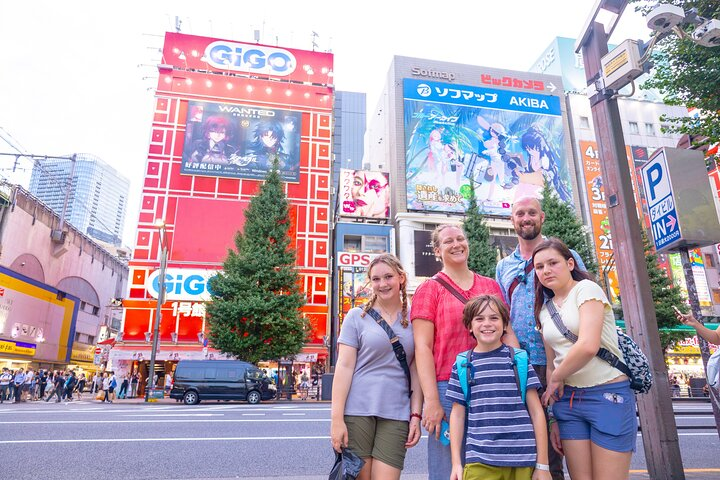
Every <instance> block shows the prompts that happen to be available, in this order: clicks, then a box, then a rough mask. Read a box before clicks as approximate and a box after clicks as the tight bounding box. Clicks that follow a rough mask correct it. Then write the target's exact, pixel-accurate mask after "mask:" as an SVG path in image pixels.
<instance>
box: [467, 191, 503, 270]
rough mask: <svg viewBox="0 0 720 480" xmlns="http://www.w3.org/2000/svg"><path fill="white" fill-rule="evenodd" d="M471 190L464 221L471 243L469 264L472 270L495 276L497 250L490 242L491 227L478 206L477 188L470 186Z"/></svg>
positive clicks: (469, 242)
mask: <svg viewBox="0 0 720 480" xmlns="http://www.w3.org/2000/svg"><path fill="white" fill-rule="evenodd" d="M469 190H470V193H469V195H470V196H469V198H468V202H469V204H468V209H467V211H466V212H465V220H464V221H463V228H464V230H465V234H466V235H467V239H468V244H469V245H470V256H469V258H468V266H469V267H470V270H472V271H474V272H476V273H479V274H480V275H484V276H486V277H490V278H495V266H496V265H497V250H496V249H495V247H494V246H492V245H491V243H490V228H488V226H487V224H486V223H485V217H483V215H482V213H480V209H479V208H478V204H477V200H476V199H475V189H474V188H470V189H469Z"/></svg>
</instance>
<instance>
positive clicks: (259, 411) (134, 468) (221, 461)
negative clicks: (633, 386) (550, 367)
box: [0, 401, 720, 480]
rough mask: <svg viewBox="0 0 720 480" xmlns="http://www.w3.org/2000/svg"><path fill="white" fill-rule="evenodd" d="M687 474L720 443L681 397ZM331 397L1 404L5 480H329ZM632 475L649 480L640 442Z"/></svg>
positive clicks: (698, 473) (418, 459)
mask: <svg viewBox="0 0 720 480" xmlns="http://www.w3.org/2000/svg"><path fill="white" fill-rule="evenodd" d="M674 409H675V411H676V413H678V415H677V417H676V418H677V422H678V425H692V426H694V428H692V429H680V430H679V435H680V445H681V449H682V455H683V464H684V466H685V468H686V471H688V472H689V473H688V478H706V479H711V478H712V479H718V478H720V455H718V454H717V452H720V441H719V440H718V435H717V432H716V431H715V430H714V429H710V428H697V427H702V426H707V427H710V426H712V425H714V419H713V417H712V415H708V413H709V412H710V405H709V404H708V403H682V404H679V403H676V404H674ZM329 418H330V405H329V403H326V402H313V401H308V402H300V401H293V402H288V403H264V404H261V405H247V404H242V403H228V402H220V403H218V402H207V403H201V404H200V405H196V406H192V407H190V406H185V405H182V404H177V403H175V402H168V401H164V402H161V403H157V404H142V403H130V402H125V403H121V402H116V403H113V404H101V403H98V402H94V401H75V402H69V403H60V404H54V403H44V402H40V403H23V404H7V403H6V404H3V405H0V458H3V459H5V460H6V461H7V462H4V464H5V466H4V467H3V470H4V472H3V474H2V475H1V476H2V477H3V478H12V479H17V480H23V479H33V480H34V479H46V480H52V479H68V478H70V479H86V478H87V479H93V480H101V479H113V480H139V479H200V478H202V479H230V478H253V479H270V478H285V479H298V480H316V479H318V480H319V479H326V478H327V474H328V473H329V471H330V468H331V466H332V463H333V453H332V451H331V449H330V445H329V436H328V430H329V427H330V420H329ZM426 462H427V456H426V440H425V439H423V440H421V442H420V444H419V445H418V446H417V447H415V448H413V449H411V450H410V451H409V452H408V456H407V459H406V465H405V470H404V472H403V476H402V478H403V480H421V479H425V478H426V475H425V473H426V471H427V467H426ZM632 469H633V471H634V472H633V477H632V478H638V479H639V478H647V475H646V474H644V473H643V471H644V470H645V461H644V455H643V449H642V440H641V438H640V436H638V448H637V453H636V454H635V455H634V457H633V462H632Z"/></svg>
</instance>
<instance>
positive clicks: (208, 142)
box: [190, 115, 237, 165]
mask: <svg viewBox="0 0 720 480" xmlns="http://www.w3.org/2000/svg"><path fill="white" fill-rule="evenodd" d="M230 134H231V123H230V121H229V120H228V119H227V118H225V117H223V116H219V115H214V116H211V117H208V118H207V120H205V122H204V123H203V136H202V138H201V139H200V140H197V141H196V142H195V143H194V144H193V147H192V154H190V158H191V159H192V160H193V161H194V162H198V163H213V164H219V165H229V164H230V163H231V162H230V157H231V156H232V155H233V154H234V153H235V151H236V150H237V149H236V148H235V147H234V146H233V145H230V144H229V143H228V140H229V138H230Z"/></svg>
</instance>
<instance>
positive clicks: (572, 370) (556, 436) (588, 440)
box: [533, 238, 638, 480]
mask: <svg viewBox="0 0 720 480" xmlns="http://www.w3.org/2000/svg"><path fill="white" fill-rule="evenodd" d="M533 263H534V265H535V275H536V277H537V278H536V284H535V305H534V311H535V315H536V317H537V319H538V328H539V329H540V331H541V333H542V335H543V340H544V341H545V346H546V349H545V353H546V354H547V361H548V364H547V379H548V380H547V389H546V391H545V393H544V394H543V397H542V401H543V403H544V404H545V405H552V410H553V413H554V416H555V418H556V419H557V422H553V421H552V420H551V432H550V436H551V442H552V445H553V447H555V448H556V449H557V450H558V451H560V452H561V453H564V455H565V460H566V462H567V466H568V470H569V472H570V477H571V478H574V479H589V480H593V479H594V480H598V479H616V478H627V477H628V475H629V473H628V472H629V470H630V460H631V457H632V453H633V451H635V444H636V440H637V428H638V426H637V424H638V422H637V412H636V403H635V394H634V392H633V391H632V390H631V389H630V381H629V380H630V379H629V378H628V377H627V376H626V375H625V374H624V373H622V372H621V371H620V370H618V369H617V368H616V367H613V366H611V365H610V363H608V362H606V361H605V360H603V359H601V358H600V357H598V356H597V353H598V350H599V349H600V348H601V347H602V348H604V349H606V350H607V351H609V352H611V353H612V354H613V355H615V356H616V357H617V358H623V354H622V352H621V351H620V348H619V346H618V334H617V329H616V327H615V316H614V315H613V310H612V306H611V305H610V302H609V301H608V299H607V296H606V295H605V292H603V290H602V288H600V285H598V284H597V283H595V282H594V281H593V280H592V277H591V276H590V274H589V273H587V272H586V271H584V270H581V269H580V268H579V267H578V265H577V262H576V261H575V258H574V257H573V254H572V252H570V249H569V248H568V247H567V246H566V245H565V244H564V243H563V242H562V241H561V240H559V239H557V238H549V239H547V240H544V241H543V242H542V243H541V244H540V245H538V246H537V247H536V248H535V251H534V253H533ZM568 331H569V332H572V334H574V335H575V338H577V341H575V342H573V341H571V339H569V338H567V337H566V335H568V336H570V334H569V333H567V332H568ZM558 427H559V428H558Z"/></svg>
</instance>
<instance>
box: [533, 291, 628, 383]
mask: <svg viewBox="0 0 720 480" xmlns="http://www.w3.org/2000/svg"><path fill="white" fill-rule="evenodd" d="M545 306H546V307H547V309H548V312H550V317H551V318H552V321H553V323H554V324H555V326H556V327H557V329H558V330H560V333H562V334H563V336H564V337H565V338H567V339H568V340H570V341H571V342H572V343H575V342H577V341H578V337H577V335H575V334H574V333H573V332H571V331H570V330H568V328H567V327H566V326H565V323H563V320H562V317H561V316H560V312H558V310H557V308H556V307H555V303H554V302H553V301H552V298H549V299H547V300H545ZM595 356H597V357H599V358H601V359H602V360H605V361H606V362H607V363H609V364H610V366H611V367H614V368H617V369H618V370H620V371H621V372H622V373H624V374H625V375H627V377H628V378H630V379H632V378H633V374H632V372H631V371H630V369H629V368H628V366H627V365H625V363H624V362H623V361H622V360H620V359H619V358H618V357H617V355H615V354H614V353H612V352H611V351H609V350H607V349H606V348H603V347H600V350H598V352H597V353H596V354H595Z"/></svg>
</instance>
